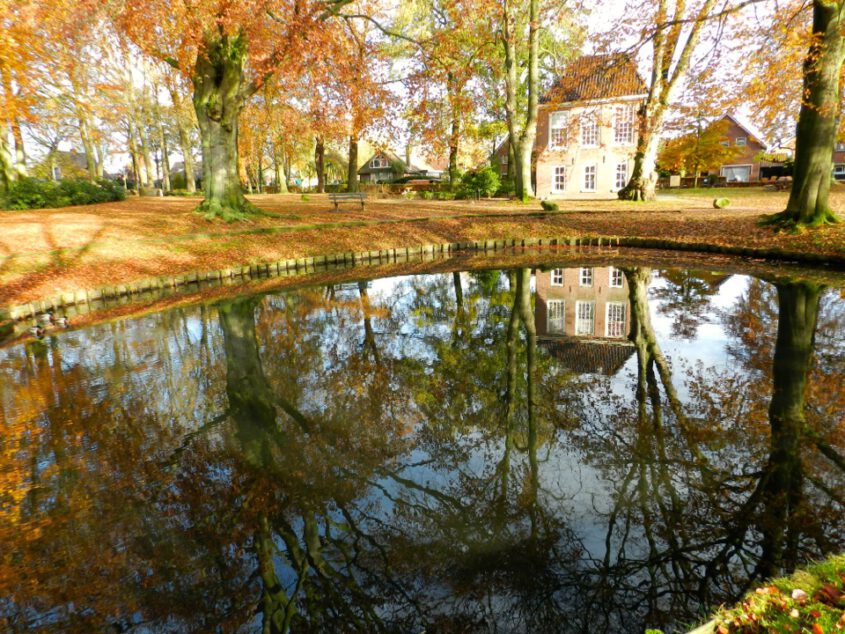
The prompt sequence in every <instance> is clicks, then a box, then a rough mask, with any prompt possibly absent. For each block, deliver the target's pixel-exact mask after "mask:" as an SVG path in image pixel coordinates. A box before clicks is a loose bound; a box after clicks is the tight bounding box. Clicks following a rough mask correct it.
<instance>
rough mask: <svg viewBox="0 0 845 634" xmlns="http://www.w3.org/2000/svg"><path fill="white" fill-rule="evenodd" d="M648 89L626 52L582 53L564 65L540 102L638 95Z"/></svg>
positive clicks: (563, 101)
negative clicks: (567, 64) (610, 53)
mask: <svg viewBox="0 0 845 634" xmlns="http://www.w3.org/2000/svg"><path fill="white" fill-rule="evenodd" d="M647 92H648V88H647V87H646V84H645V82H644V81H643V80H642V78H641V77H640V75H639V73H638V72H637V65H636V64H635V63H634V60H632V59H631V58H630V57H629V56H628V55H623V54H615V55H584V56H582V57H579V58H578V59H576V60H575V61H573V62H572V63H571V64H570V65H569V66H568V67H567V69H566V72H565V73H564V74H563V76H561V77H560V78H559V79H558V80H557V82H556V83H555V85H554V86H552V89H551V90H550V91H549V93H548V94H547V95H546V96H545V97H544V98H543V100H542V101H543V103H565V102H569V101H590V100H593V99H613V98H615V97H628V96H631V95H642V94H645V93H647Z"/></svg>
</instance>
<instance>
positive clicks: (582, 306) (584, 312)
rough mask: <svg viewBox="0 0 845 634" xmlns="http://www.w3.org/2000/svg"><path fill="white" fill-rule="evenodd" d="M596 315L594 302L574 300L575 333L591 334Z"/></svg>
mask: <svg viewBox="0 0 845 634" xmlns="http://www.w3.org/2000/svg"><path fill="white" fill-rule="evenodd" d="M595 316H596V303H595V302H575V334H576V335H591V334H593V330H594V326H593V323H594V322H595Z"/></svg>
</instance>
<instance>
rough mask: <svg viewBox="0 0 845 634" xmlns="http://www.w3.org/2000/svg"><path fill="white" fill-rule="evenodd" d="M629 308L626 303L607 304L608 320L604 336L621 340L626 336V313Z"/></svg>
mask: <svg viewBox="0 0 845 634" xmlns="http://www.w3.org/2000/svg"><path fill="white" fill-rule="evenodd" d="M627 308H628V307H627V306H626V305H625V303H624V302H608V303H607V315H606V317H607V319H605V322H604V336H605V337H614V338H616V339H619V338H621V337H624V336H625V334H626V333H625V311H626V309H627Z"/></svg>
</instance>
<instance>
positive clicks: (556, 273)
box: [549, 269, 563, 286]
mask: <svg viewBox="0 0 845 634" xmlns="http://www.w3.org/2000/svg"><path fill="white" fill-rule="evenodd" d="M556 278H557V279H559V281H557V282H556V281H555V279H556ZM549 284H550V285H551V286H563V269H552V270H551V272H550V273H549Z"/></svg>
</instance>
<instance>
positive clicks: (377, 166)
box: [370, 158, 389, 169]
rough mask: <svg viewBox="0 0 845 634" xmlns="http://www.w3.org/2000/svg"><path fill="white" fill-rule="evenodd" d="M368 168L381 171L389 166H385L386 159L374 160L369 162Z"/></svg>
mask: <svg viewBox="0 0 845 634" xmlns="http://www.w3.org/2000/svg"><path fill="white" fill-rule="evenodd" d="M370 167H372V168H373V169H381V168H383V167H389V166H388V164H387V159H383V158H374V159H373V160H372V161H370Z"/></svg>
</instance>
